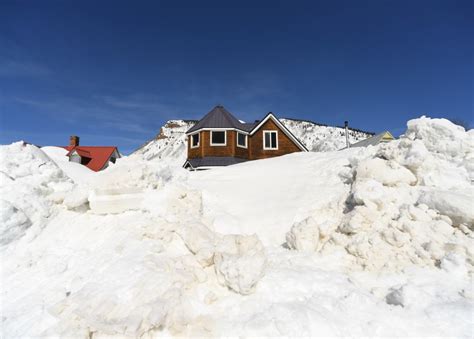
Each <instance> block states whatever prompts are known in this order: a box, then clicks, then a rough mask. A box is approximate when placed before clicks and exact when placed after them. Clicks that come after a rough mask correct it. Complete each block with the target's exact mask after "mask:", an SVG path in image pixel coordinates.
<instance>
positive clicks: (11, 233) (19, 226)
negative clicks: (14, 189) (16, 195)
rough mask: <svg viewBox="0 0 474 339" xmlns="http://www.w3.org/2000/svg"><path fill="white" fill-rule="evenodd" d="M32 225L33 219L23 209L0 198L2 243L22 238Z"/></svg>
mask: <svg viewBox="0 0 474 339" xmlns="http://www.w3.org/2000/svg"><path fill="white" fill-rule="evenodd" d="M30 226H31V221H30V219H28V217H27V216H26V215H25V213H23V211H22V210H19V209H18V208H16V207H15V206H13V205H12V204H10V203H9V202H8V201H6V200H3V199H0V245H6V244H8V243H10V242H12V241H14V240H16V239H18V238H21V237H22V236H23V235H24V234H25V231H26V229H27V228H28V227H30Z"/></svg>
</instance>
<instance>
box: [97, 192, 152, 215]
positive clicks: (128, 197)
mask: <svg viewBox="0 0 474 339" xmlns="http://www.w3.org/2000/svg"><path fill="white" fill-rule="evenodd" d="M142 201H143V193H142V191H141V190H140V189H138V188H127V187H124V188H117V189H95V190H93V191H92V192H91V194H90V195H89V206H90V209H91V211H92V212H93V213H96V214H109V213H122V212H125V211H129V210H139V209H140V208H141V204H142Z"/></svg>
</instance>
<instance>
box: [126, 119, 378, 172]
mask: <svg viewBox="0 0 474 339" xmlns="http://www.w3.org/2000/svg"><path fill="white" fill-rule="evenodd" d="M280 121H281V122H282V123H283V124H284V125H285V126H286V127H287V128H288V129H289V130H290V131H291V132H292V133H293V134H294V135H295V136H296V137H297V138H298V139H299V140H300V141H301V142H302V143H303V144H304V145H305V146H306V147H307V148H308V150H310V151H312V152H329V151H335V150H338V149H341V148H344V147H345V146H346V137H345V131H344V127H337V126H327V125H324V124H319V123H315V122H312V121H307V120H297V119H288V118H284V119H280ZM196 122H197V120H169V121H167V122H166V124H165V125H164V126H163V127H161V129H160V132H159V133H158V135H156V137H155V138H153V139H152V140H149V141H148V142H146V143H144V144H143V145H142V146H140V147H139V148H138V149H137V150H136V151H134V152H133V153H132V154H131V156H140V157H142V158H144V159H145V160H153V159H165V158H171V159H176V161H177V162H183V163H184V161H185V160H186V135H185V133H186V131H187V130H188V129H189V128H191V127H192V126H193V125H194V124H196ZM373 134H374V133H371V132H366V131H362V130H358V129H354V128H349V142H350V143H351V144H352V143H355V142H357V141H360V140H364V139H366V138H369V137H371V136H372V135H373Z"/></svg>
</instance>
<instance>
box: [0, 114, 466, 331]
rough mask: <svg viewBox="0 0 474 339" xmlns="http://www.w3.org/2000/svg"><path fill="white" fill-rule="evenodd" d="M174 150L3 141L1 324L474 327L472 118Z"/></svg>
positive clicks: (24, 327)
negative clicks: (388, 130)
mask: <svg viewBox="0 0 474 339" xmlns="http://www.w3.org/2000/svg"><path fill="white" fill-rule="evenodd" d="M181 127H182V129H183V131H185V130H186V129H187V126H181ZM183 133H184V132H183ZM165 139H166V138H162V139H159V140H165ZM169 141H170V140H168V142H169ZM179 147H181V146H178V147H176V148H175V147H173V146H171V147H170V148H169V149H167V148H166V147H164V146H163V147H158V144H157V143H153V142H152V144H151V145H148V147H146V146H145V147H144V148H143V149H142V151H139V152H137V153H135V154H134V155H132V156H129V157H125V158H123V159H120V161H118V162H117V164H116V165H114V166H111V167H110V168H108V169H106V170H105V171H103V172H100V173H95V172H83V173H81V170H79V169H78V168H75V167H74V166H72V165H75V164H65V163H62V161H63V158H61V154H60V150H59V149H55V148H44V149H43V150H40V149H38V148H36V147H35V146H32V145H24V144H23V143H21V142H20V143H15V144H12V145H8V146H0V175H1V177H0V178H1V185H0V197H1V199H2V202H1V205H0V206H1V209H0V211H1V213H0V221H1V228H0V232H1V233H2V238H1V243H0V246H1V247H0V260H1V262H2V267H1V269H2V272H1V275H2V279H1V284H2V288H1V300H2V301H1V305H2V306H1V307H2V332H3V336H4V337H32V336H35V337H37V336H55V337H84V338H91V337H94V338H99V337H107V336H108V337H125V336H127V337H143V338H151V337H157V336H170V335H173V336H230V335H232V336H392V337H393V336H412V337H420V336H423V337H426V336H451V337H472V336H473V331H474V323H473V314H474V313H473V312H474V301H473V299H474V291H473V280H472V277H473V267H474V255H473V248H474V246H473V245H474V243H473V231H474V215H473V210H474V209H473V207H472V206H473V204H474V190H473V184H472V183H473V180H474V132H473V131H472V130H471V131H469V132H465V131H464V130H463V129H462V128H460V127H458V126H456V125H453V124H451V123H450V122H448V121H447V120H443V119H429V118H420V119H416V120H412V121H409V122H408V129H407V132H406V133H405V135H404V136H402V137H401V138H400V140H397V141H393V142H390V143H388V144H384V145H381V146H379V147H369V148H367V149H364V148H357V149H348V150H344V151H338V152H337V151H333V152H325V153H297V154H291V155H287V156H283V157H279V158H273V159H267V160H258V161H252V162H247V163H243V164H239V165H234V166H231V167H226V168H221V169H216V170H212V171H203V172H186V171H185V170H183V169H181V168H180V165H181V163H179V161H177V157H179V156H181V155H180V154H179ZM165 153H166V154H167V155H166V154H165ZM48 155H49V157H48Z"/></svg>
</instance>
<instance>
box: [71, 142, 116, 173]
mask: <svg viewBox="0 0 474 339" xmlns="http://www.w3.org/2000/svg"><path fill="white" fill-rule="evenodd" d="M64 148H65V149H66V150H68V153H67V154H66V156H67V157H69V161H71V162H76V163H78V164H82V165H84V166H87V167H88V168H90V169H91V170H93V171H95V172H98V171H102V170H103V169H105V168H107V167H108V166H109V164H110V163H115V161H116V160H117V159H118V158H120V157H121V156H120V153H119V151H118V148H117V147H116V146H80V145H79V137H78V136H76V135H72V136H71V137H70V138H69V146H65V147H64Z"/></svg>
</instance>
